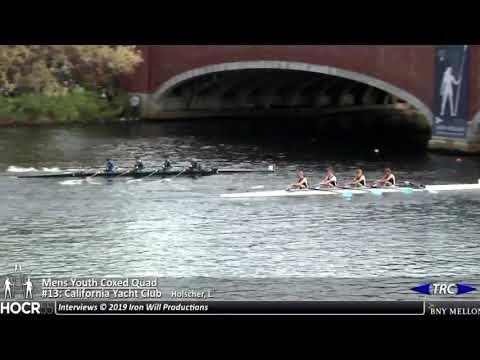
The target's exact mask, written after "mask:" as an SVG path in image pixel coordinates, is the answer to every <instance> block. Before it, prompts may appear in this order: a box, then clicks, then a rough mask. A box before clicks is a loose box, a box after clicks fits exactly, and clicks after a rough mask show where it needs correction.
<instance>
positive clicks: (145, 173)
mask: <svg viewBox="0 0 480 360" xmlns="http://www.w3.org/2000/svg"><path fill="white" fill-rule="evenodd" d="M273 172H275V168H274V167H273V166H272V165H270V166H269V167H268V168H266V169H235V168H230V169H228V168H226V169H215V168H213V169H201V170H190V169H189V170H185V169H179V170H161V171H155V170H142V171H135V170H132V171H127V172H125V171H114V172H93V171H76V172H61V173H48V174H24V175H18V176H17V178H23V179H25V178H71V177H74V178H86V177H91V176H96V177H108V178H114V177H134V178H143V177H149V176H155V177H172V176H185V177H187V176H192V177H195V176H210V175H217V174H226V175H228V174H243V173H273Z"/></svg>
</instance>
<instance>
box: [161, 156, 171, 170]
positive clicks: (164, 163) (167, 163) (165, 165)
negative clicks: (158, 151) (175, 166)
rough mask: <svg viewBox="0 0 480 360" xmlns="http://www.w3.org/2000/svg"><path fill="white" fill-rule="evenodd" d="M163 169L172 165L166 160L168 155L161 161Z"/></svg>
mask: <svg viewBox="0 0 480 360" xmlns="http://www.w3.org/2000/svg"><path fill="white" fill-rule="evenodd" d="M162 167H163V170H167V169H170V168H171V167H172V164H171V163H170V160H168V157H166V158H165V161H164V162H163V165H162Z"/></svg>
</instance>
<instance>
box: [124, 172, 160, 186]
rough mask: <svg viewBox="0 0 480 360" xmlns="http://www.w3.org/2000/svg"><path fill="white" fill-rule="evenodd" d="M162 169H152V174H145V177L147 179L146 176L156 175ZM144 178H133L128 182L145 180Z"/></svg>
mask: <svg viewBox="0 0 480 360" xmlns="http://www.w3.org/2000/svg"><path fill="white" fill-rule="evenodd" d="M160 170H161V169H157V170H154V171H152V172H151V173H150V174H148V175H147V176H144V177H143V179H146V178H148V177H150V176H152V175H154V174H155V173H157V172H159V171H160ZM143 179H132V180H128V181H127V183H131V182H138V181H143Z"/></svg>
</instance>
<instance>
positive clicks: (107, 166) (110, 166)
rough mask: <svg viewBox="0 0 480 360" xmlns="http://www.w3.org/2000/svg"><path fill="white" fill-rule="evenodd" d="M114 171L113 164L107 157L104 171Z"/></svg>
mask: <svg viewBox="0 0 480 360" xmlns="http://www.w3.org/2000/svg"><path fill="white" fill-rule="evenodd" d="M114 171H115V164H114V163H113V161H112V159H107V164H106V165H105V172H107V173H113V172H114Z"/></svg>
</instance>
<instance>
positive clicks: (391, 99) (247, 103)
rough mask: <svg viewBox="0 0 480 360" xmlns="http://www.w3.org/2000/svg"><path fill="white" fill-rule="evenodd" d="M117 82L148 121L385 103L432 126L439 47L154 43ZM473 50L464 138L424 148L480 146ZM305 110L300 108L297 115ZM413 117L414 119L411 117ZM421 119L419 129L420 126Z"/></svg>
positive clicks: (475, 51)
mask: <svg viewBox="0 0 480 360" xmlns="http://www.w3.org/2000/svg"><path fill="white" fill-rule="evenodd" d="M139 48H140V49H141V51H142V52H143V55H144V62H143V64H142V65H141V66H140V67H139V68H138V69H137V71H136V72H135V74H133V75H131V76H129V77H128V78H125V79H122V85H123V87H124V88H126V89H127V90H128V91H129V92H130V93H131V94H137V95H140V96H141V97H142V100H143V101H142V112H143V115H144V117H146V118H155V119H167V118H185V117H186V118H194V117H214V116H229V117H234V116H251V115H258V116H266V115H268V114H273V115H274V116H279V115H280V114H290V115H292V114H297V115H298V114H300V115H301V114H307V115H308V114H310V115H311V114H315V116H317V117H318V116H319V115H320V114H328V113H338V112H343V113H344V112H353V111H365V110H375V109H377V110H378V109H383V110H385V109H391V110H392V111H402V112H404V113H409V114H411V113H415V114H416V117H415V119H419V120H418V121H419V122H422V121H423V122H424V123H425V124H426V125H427V126H428V127H429V128H430V127H431V126H432V124H433V122H434V118H435V117H434V107H435V91H434V89H435V61H436V59H435V56H436V46H433V45H422V46H410V45H408V46H407V45H402V46H387V45H382V46H377V45H376V46H372V45H364V46H360V45H355V46H351V45H341V46H340V45H328V46H325V45H321V46H320V45H317V46H313V45H295V46H287V45H268V46H267V45H261V46H260V45H255V46H247V45H231V46H224V45H189V46H187V45H155V46H153V45H151V46H139ZM479 66H480V46H470V62H469V64H468V66H467V67H468V68H466V69H465V70H463V71H464V72H465V74H466V75H467V77H468V78H469V82H468V89H467V90H468V91H467V93H468V97H467V104H468V105H467V110H466V112H467V115H466V120H467V131H466V136H465V137H464V138H461V139H458V138H449V136H433V137H431V140H430V142H429V145H430V147H431V148H439V149H453V150H460V151H466V152H477V151H479V150H480V140H479V139H480V135H479V131H478V124H479V123H480V81H479V80H480V73H479V70H480V67H479ZM292 112H293V113H292ZM302 112H303V113H302ZM418 115H420V116H418ZM425 124H424V125H425Z"/></svg>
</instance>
